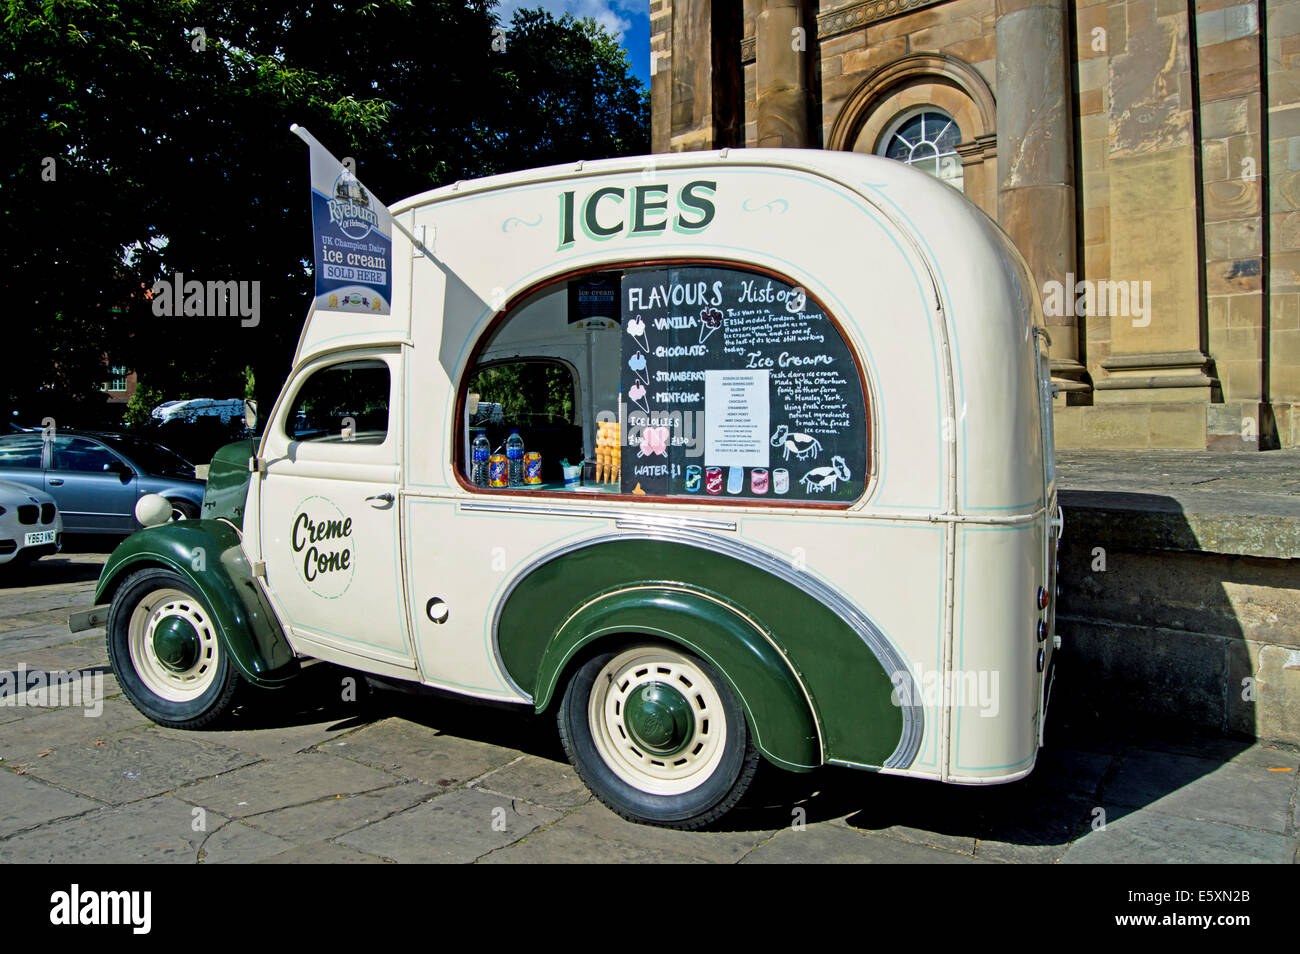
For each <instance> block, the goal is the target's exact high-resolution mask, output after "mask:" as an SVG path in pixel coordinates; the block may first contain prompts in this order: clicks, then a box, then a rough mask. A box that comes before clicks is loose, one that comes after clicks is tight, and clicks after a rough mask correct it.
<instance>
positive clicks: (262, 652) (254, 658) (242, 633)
mask: <svg viewBox="0 0 1300 954" xmlns="http://www.w3.org/2000/svg"><path fill="white" fill-rule="evenodd" d="M148 567H165V568H167V569H169V570H173V571H174V572H176V573H178V574H180V575H181V576H182V577H183V578H184V579H185V580H186V582H188V583H189V584H190V585H191V586H192V587H194V590H195V592H197V593H198V594H199V595H200V596H201V597H203V601H204V602H205V603H207V605H208V608H209V609H210V610H211V611H212V614H213V616H215V617H216V621H217V628H218V630H219V631H220V636H221V639H222V641H223V642H224V644H225V647H226V649H227V650H228V651H229V652H230V657H231V659H233V660H234V662H235V665H236V666H237V667H238V668H239V671H240V672H241V673H242V674H243V675H244V676H245V677H246V678H247V679H248V680H249V681H250V682H252V683H254V684H255V685H259V686H263V687H267V688H272V687H275V686H278V685H282V684H283V683H285V682H286V681H287V680H289V679H291V678H292V677H293V676H295V675H297V672H298V661H297V658H296V656H295V655H294V652H293V649H292V648H291V647H290V646H289V642H288V640H287V639H285V636H284V631H283V630H282V629H281V628H280V622H279V620H278V619H276V616H275V613H274V612H273V611H272V609H271V607H270V605H269V604H268V603H267V602H266V598H265V596H264V595H263V594H262V591H261V589H260V588H259V587H258V585H257V582H256V581H255V580H254V579H253V574H252V569H251V567H249V565H248V561H247V559H245V557H244V551H243V549H242V548H241V547H240V545H239V533H238V531H236V530H235V528H234V527H232V526H230V524H228V523H225V522H223V521H221V520H185V521H176V522H173V523H165V524H162V525H161V526H157V527H148V528H146V529H144V530H141V531H139V532H137V533H134V534H132V535H131V536H129V537H127V538H126V540H124V541H123V542H122V544H121V545H120V546H119V547H118V548H117V549H116V550H114V551H113V552H112V554H111V555H110V556H109V558H108V562H107V563H105V564H104V569H103V571H102V572H101V573H100V575H99V583H98V585H97V586H96V588H95V602H96V603H97V604H100V603H108V602H110V601H111V600H112V599H113V595H114V594H115V593H116V592H117V589H118V587H119V586H121V584H122V583H123V581H125V580H126V578H127V577H129V576H130V575H131V574H132V573H134V572H135V571H137V570H143V569H146V568H148Z"/></svg>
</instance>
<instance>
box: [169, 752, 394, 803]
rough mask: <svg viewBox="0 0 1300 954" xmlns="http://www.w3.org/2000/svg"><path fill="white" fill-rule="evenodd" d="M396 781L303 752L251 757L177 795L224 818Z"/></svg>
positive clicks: (368, 789) (387, 776) (318, 755)
mask: <svg viewBox="0 0 1300 954" xmlns="http://www.w3.org/2000/svg"><path fill="white" fill-rule="evenodd" d="M396 781H397V780H396V779H395V778H394V777H393V776H391V775H388V774H385V773H384V772H377V771H375V770H374V769H371V768H367V767H366V766H364V765H358V764H357V763H355V762H350V761H348V760H347V759H338V758H333V757H332V756H328V755H323V754H321V753H319V752H306V753H303V754H302V755H293V756H289V757H287V758H283V759H276V760H274V761H265V762H257V763H256V764H253V765H249V766H248V767H247V768H241V769H240V770H239V771H232V772H228V773H226V774H224V775H221V776H219V777H217V778H211V779H208V780H206V781H202V782H199V783H198V784H197V785H188V786H186V787H185V788H183V789H181V790H179V791H178V792H177V795H178V796H179V797H180V798H183V799H185V801H187V802H192V803H193V804H195V805H201V806H202V807H204V808H206V809H208V810H209V811H213V812H217V813H218V814H222V815H225V816H227V817H230V818H244V817H246V816H248V815H256V814H261V813H262V812H269V811H275V810H276V809H281V808H288V807H289V806H291V805H305V804H308V803H310V802H315V801H319V800H320V799H323V798H333V797H334V796H335V795H353V794H356V793H358V792H369V791H374V790H375V789H380V788H387V787H389V786H391V785H393V784H394V783H395V782H396Z"/></svg>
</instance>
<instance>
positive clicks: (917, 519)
mask: <svg viewBox="0 0 1300 954" xmlns="http://www.w3.org/2000/svg"><path fill="white" fill-rule="evenodd" d="M459 504H460V509H461V510H479V511H484V512H487V513H540V514H546V515H548V516H552V517H592V518H595V519H599V520H614V521H623V522H625V523H627V524H628V525H629V526H644V525H653V526H665V527H681V528H685V529H700V530H735V529H736V526H737V525H736V522H735V521H734V520H708V519H705V518H703V517H680V516H675V515H669V514H663V515H660V514H658V513H656V512H654V511H645V510H594V509H586V508H580V507H564V506H547V505H545V504H508V503H499V504H498V503H473V502H466V501H461V502H459ZM686 506H694V505H692V504H687V505H686ZM1049 509H1050V508H1048V507H1044V506H1039V507H1036V508H1035V509H1034V510H1031V511H1029V512H1027V513H1018V514H1011V515H1008V516H1001V517H997V516H985V515H984V514H980V513H920V514H917V513H894V512H888V511H872V510H857V509H848V510H843V511H835V512H834V513H835V515H836V516H837V517H840V516H841V515H846V516H844V517H842V519H853V520H874V521H880V522H890V521H893V522H897V523H952V524H975V525H979V526H1009V525H1019V524H1029V523H1034V522H1036V521H1037V520H1039V519H1040V518H1041V517H1043V516H1044V515H1045V514H1047V513H1048V512H1049ZM816 513H818V514H825V513H826V511H821V510H819V511H816ZM773 515H777V516H782V517H785V516H792V515H793V516H807V515H808V511H806V510H802V509H799V508H795V507H789V508H784V507H783V508H781V510H779V511H774V510H767V509H762V510H758V509H751V510H746V511H745V516H747V517H749V516H761V517H770V516H773ZM620 525H621V524H620Z"/></svg>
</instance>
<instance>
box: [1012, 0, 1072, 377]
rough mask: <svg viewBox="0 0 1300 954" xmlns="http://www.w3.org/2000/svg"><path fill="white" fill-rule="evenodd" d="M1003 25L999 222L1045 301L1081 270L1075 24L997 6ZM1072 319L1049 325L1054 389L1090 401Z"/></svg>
mask: <svg viewBox="0 0 1300 954" xmlns="http://www.w3.org/2000/svg"><path fill="white" fill-rule="evenodd" d="M997 17H998V19H997V27H996V30H997V97H998V146H997V150H998V222H999V224H1001V226H1002V227H1003V228H1004V229H1006V230H1007V232H1008V234H1010V236H1011V238H1012V239H1013V240H1014V241H1015V243H1016V245H1017V247H1019V249H1020V251H1021V253H1022V254H1023V255H1024V256H1025V259H1026V260H1027V261H1028V262H1029V267H1030V269H1031V271H1032V272H1033V273H1034V280H1035V281H1036V282H1037V283H1038V288H1039V292H1040V293H1042V291H1043V289H1044V286H1045V284H1046V283H1047V282H1060V283H1061V286H1062V287H1063V288H1064V286H1065V285H1066V283H1067V282H1069V283H1070V284H1073V278H1072V276H1073V274H1074V270H1075V225H1074V207H1075V199H1074V141H1073V134H1072V129H1073V123H1072V116H1071V105H1070V104H1071V101H1072V97H1071V95H1070V76H1069V64H1070V58H1069V54H1068V52H1067V50H1066V46H1065V43H1066V31H1067V30H1068V27H1069V19H1068V16H1067V13H1066V7H1065V0H997ZM1064 291H1065V297H1066V298H1067V299H1070V300H1072V299H1073V288H1064ZM1064 311H1065V313H1064V314H1062V315H1059V316H1048V317H1047V319H1046V320H1047V324H1048V328H1049V333H1050V334H1051V336H1052V382H1053V383H1054V384H1056V385H1057V386H1058V387H1059V389H1060V390H1061V391H1064V392H1066V394H1067V395H1079V396H1080V397H1082V398H1086V395H1087V393H1088V391H1089V385H1088V383H1087V381H1086V374H1087V370H1086V368H1084V366H1083V365H1082V364H1081V363H1080V362H1079V330H1078V329H1079V323H1078V320H1077V319H1076V318H1075V317H1074V316H1073V310H1072V309H1065V310H1064Z"/></svg>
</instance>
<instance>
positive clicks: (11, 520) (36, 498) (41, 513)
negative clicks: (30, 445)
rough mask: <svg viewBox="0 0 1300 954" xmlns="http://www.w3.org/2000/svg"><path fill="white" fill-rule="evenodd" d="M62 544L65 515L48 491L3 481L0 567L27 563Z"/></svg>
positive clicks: (1, 483) (0, 508) (0, 482)
mask: <svg viewBox="0 0 1300 954" xmlns="http://www.w3.org/2000/svg"><path fill="white" fill-rule="evenodd" d="M62 546H63V518H62V517H61V516H60V515H59V508H58V505H57V504H56V503H55V502H54V498H53V497H51V496H50V495H49V494H47V493H45V492H43V491H40V490H35V489H33V488H31V487H28V486H27V485H25V484H19V483H15V482H14V481H12V480H0V566H3V565H5V564H26V563H31V562H32V561H33V560H39V559H40V558H41V557H43V556H46V555H48V554H51V553H58V552H59V548H60V547H62Z"/></svg>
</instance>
